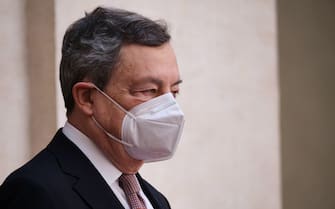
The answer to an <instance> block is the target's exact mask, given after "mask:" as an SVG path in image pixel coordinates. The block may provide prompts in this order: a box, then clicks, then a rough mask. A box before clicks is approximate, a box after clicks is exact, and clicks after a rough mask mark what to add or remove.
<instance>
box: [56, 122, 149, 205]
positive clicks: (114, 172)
mask: <svg viewBox="0 0 335 209" xmlns="http://www.w3.org/2000/svg"><path fill="white" fill-rule="evenodd" d="M62 131H63V133H64V135H65V136H66V137H67V138H69V139H70V140H71V141H72V142H73V143H74V144H75V145H76V146H77V147H78V148H79V149H80V150H81V151H82V152H83V153H84V154H85V155H86V157H87V158H88V159H89V160H90V161H91V163H92V164H93V165H94V166H95V168H96V169H97V170H98V171H99V173H100V174H101V176H102V177H103V178H104V180H105V181H106V182H107V184H108V185H109V186H110V188H111V189H112V191H113V192H114V194H115V196H116V197H117V198H118V200H119V201H120V202H121V204H122V205H123V207H124V208H125V209H131V208H130V206H129V204H128V202H127V198H126V195H125V193H124V191H123V190H122V188H121V187H120V186H119V177H120V176H121V174H122V172H121V171H119V170H118V169H117V168H116V167H115V166H114V165H113V164H112V163H111V162H110V161H109V160H108V159H107V158H106V157H105V156H104V154H103V153H102V152H101V151H100V149H99V148H98V147H97V146H96V145H95V144H94V143H93V142H92V140H90V139H89V138H88V137H87V136H86V135H85V134H83V133H82V132H80V131H79V130H78V129H77V128H75V127H74V126H73V125H71V124H70V123H69V122H68V121H67V122H66V123H65V125H64V128H63V130H62ZM140 195H141V197H142V199H143V200H144V203H145V205H146V207H147V209H153V206H152V205H151V203H150V201H149V200H148V198H147V197H146V196H145V194H144V192H143V191H142V189H141V190H140Z"/></svg>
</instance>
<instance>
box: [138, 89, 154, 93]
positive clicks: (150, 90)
mask: <svg viewBox="0 0 335 209" xmlns="http://www.w3.org/2000/svg"><path fill="white" fill-rule="evenodd" d="M141 92H142V93H144V94H156V93H157V89H145V90H142V91H141Z"/></svg>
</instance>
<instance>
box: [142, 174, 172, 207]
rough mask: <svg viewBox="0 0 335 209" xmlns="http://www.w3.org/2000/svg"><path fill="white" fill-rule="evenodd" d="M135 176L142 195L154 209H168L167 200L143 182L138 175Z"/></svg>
mask: <svg viewBox="0 0 335 209" xmlns="http://www.w3.org/2000/svg"><path fill="white" fill-rule="evenodd" d="M136 176H137V179H138V182H139V183H140V185H141V188H142V190H143V192H144V194H145V195H146V196H147V197H148V199H149V200H150V203H151V204H152V206H153V207H154V208H155V209H170V205H169V203H168V201H167V199H166V198H165V197H164V196H163V195H162V194H161V193H159V192H158V191H157V190H156V189H155V188H154V187H153V186H151V185H150V184H149V183H148V182H147V181H145V180H144V179H143V178H142V177H141V176H140V174H136Z"/></svg>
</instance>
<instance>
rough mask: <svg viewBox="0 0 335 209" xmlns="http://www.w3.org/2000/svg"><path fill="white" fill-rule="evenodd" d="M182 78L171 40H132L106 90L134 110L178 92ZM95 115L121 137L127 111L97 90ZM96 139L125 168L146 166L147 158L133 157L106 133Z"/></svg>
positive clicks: (125, 48) (114, 160)
mask: <svg viewBox="0 0 335 209" xmlns="http://www.w3.org/2000/svg"><path fill="white" fill-rule="evenodd" d="M180 82H181V80H180V77H179V70H178V66H177V62H176V58H175V54H174V52H173V49H172V48H171V46H170V44H164V45H162V46H159V47H147V46H140V45H134V44H131V45H127V46H124V47H123V48H122V49H121V63H120V65H119V67H118V69H116V70H115V71H114V72H113V74H112V77H111V79H110V81H109V82H108V84H107V85H106V87H105V89H104V91H105V93H107V94H108V95H109V96H110V97H112V98H113V99H114V100H115V101H116V102H117V103H119V104H120V105H121V106H122V107H124V108H125V109H126V110H130V109H132V108H133V107H134V106H136V105H138V104H140V103H143V102H145V101H148V100H150V99H152V98H154V97H157V96H160V95H162V94H165V93H168V92H171V93H173V94H174V95H176V94H178V92H179V84H180ZM93 115H94V117H95V118H96V120H97V121H99V123H100V124H101V125H102V126H103V127H104V128H105V129H106V130H107V131H108V132H110V133H111V134H113V135H114V136H116V137H118V138H120V139H121V130H122V120H123V118H124V116H125V113H124V112H123V111H121V110H120V109H119V108H118V107H116V106H115V105H114V104H113V103H112V102H110V101H109V100H108V99H107V98H106V97H105V96H103V95H102V94H100V93H99V92H97V91H96V93H95V94H94V103H93ZM96 129H98V127H96ZM99 131H100V133H101V132H102V131H101V130H99ZM93 140H94V141H95V143H96V144H97V145H98V146H99V147H100V149H102V150H103V152H104V153H105V155H106V156H107V157H108V159H109V160H110V161H111V162H112V163H113V164H114V165H115V166H116V167H117V168H118V169H119V170H121V171H122V172H124V173H134V172H137V171H138V169H139V168H140V167H141V166H142V164H143V161H140V160H136V159H133V158H131V157H130V156H129V155H128V153H127V152H126V151H125V149H124V147H123V145H121V144H120V143H118V142H116V141H114V140H111V139H109V138H108V137H107V136H106V135H105V134H103V137H101V135H100V136H99V137H94V139H93Z"/></svg>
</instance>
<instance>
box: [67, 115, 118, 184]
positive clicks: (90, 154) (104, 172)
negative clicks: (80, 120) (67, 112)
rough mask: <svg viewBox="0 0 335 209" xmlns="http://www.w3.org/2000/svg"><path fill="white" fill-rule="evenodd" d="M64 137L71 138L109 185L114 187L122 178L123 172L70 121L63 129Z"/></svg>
mask: <svg viewBox="0 0 335 209" xmlns="http://www.w3.org/2000/svg"><path fill="white" fill-rule="evenodd" d="M62 131H63V133H64V135H65V136H66V137H67V138H69V139H70V140H71V141H72V142H73V143H74V144H75V145H76V146H77V147H78V148H79V149H80V150H81V151H82V152H83V153H84V154H85V155H86V157H87V158H88V159H89V160H90V161H91V163H92V164H93V165H94V167H95V168H96V169H97V170H98V171H99V173H100V174H101V176H102V177H103V178H104V179H105V181H106V182H107V183H108V185H110V186H111V185H112V184H113V183H114V182H115V181H117V180H118V178H119V177H120V176H121V174H122V172H121V171H120V170H118V169H117V168H116V167H115V166H114V165H113V164H112V163H111V162H110V161H109V160H108V159H107V158H106V157H105V155H104V154H103V153H102V152H101V150H100V149H99V148H98V147H97V146H96V145H95V144H94V143H93V141H92V140H91V139H90V138H88V137H87V136H86V135H85V134H83V133H82V132H81V131H79V130H78V129H77V128H76V127H74V126H73V125H72V124H70V123H69V122H68V121H67V122H66V123H65V125H64V128H63V130H62Z"/></svg>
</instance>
